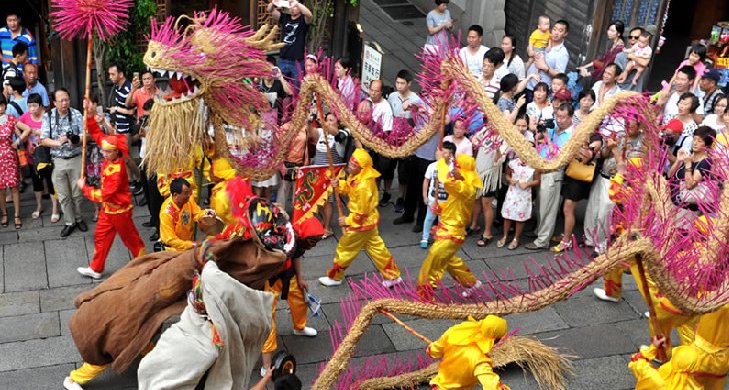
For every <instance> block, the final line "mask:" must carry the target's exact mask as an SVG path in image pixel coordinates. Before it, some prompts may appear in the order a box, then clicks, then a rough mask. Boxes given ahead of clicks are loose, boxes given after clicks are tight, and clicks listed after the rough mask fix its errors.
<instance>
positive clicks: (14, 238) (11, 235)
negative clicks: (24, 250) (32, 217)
mask: <svg viewBox="0 0 729 390" xmlns="http://www.w3.org/2000/svg"><path fill="white" fill-rule="evenodd" d="M23 226H25V223H24V224H23ZM16 242H18V232H0V245H6V244H15V243H16Z"/></svg>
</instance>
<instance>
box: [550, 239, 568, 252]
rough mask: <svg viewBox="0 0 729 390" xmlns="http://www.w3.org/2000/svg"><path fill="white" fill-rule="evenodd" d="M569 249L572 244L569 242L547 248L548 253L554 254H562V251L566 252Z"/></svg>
mask: <svg viewBox="0 0 729 390" xmlns="http://www.w3.org/2000/svg"><path fill="white" fill-rule="evenodd" d="M571 248H572V243H571V242H564V241H562V242H560V243H559V245H555V246H553V247H551V248H549V251H550V252H555V253H560V252H564V251H566V250H568V249H571Z"/></svg>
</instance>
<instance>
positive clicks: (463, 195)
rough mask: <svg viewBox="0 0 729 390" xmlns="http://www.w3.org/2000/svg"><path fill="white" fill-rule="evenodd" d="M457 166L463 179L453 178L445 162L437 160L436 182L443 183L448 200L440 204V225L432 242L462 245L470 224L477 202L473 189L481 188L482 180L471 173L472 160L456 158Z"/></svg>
mask: <svg viewBox="0 0 729 390" xmlns="http://www.w3.org/2000/svg"><path fill="white" fill-rule="evenodd" d="M456 164H457V166H458V168H457V169H458V170H459V172H460V173H461V175H462V176H463V179H462V180H456V179H455V178H454V177H453V175H452V174H451V173H450V167H449V166H448V163H447V162H446V160H445V159H441V160H439V161H438V180H439V181H440V182H441V183H443V187H444V188H445V191H446V192H447V193H448V200H446V201H445V202H443V203H441V204H440V209H441V211H440V222H439V223H438V230H436V232H435V239H451V240H454V241H456V242H463V240H464V239H465V238H466V224H468V223H471V214H472V212H473V202H474V200H475V199H476V190H477V189H478V188H480V187H481V181H480V180H479V179H478V174H477V173H476V172H475V170H474V167H475V162H474V159H473V157H471V156H467V155H465V154H461V155H458V156H457V157H456Z"/></svg>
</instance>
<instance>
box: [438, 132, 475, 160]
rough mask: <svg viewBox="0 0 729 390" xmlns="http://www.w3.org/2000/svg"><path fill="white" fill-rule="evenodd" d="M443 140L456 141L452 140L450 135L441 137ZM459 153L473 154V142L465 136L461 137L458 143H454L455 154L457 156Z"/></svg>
mask: <svg viewBox="0 0 729 390" xmlns="http://www.w3.org/2000/svg"><path fill="white" fill-rule="evenodd" d="M443 141H451V142H453V143H454V144H456V142H455V141H454V140H453V136H452V135H449V136H445V137H443ZM459 154H466V155H469V156H473V144H472V143H471V141H470V140H469V139H468V138H466V137H463V139H462V140H461V143H460V144H456V156H458V155H459Z"/></svg>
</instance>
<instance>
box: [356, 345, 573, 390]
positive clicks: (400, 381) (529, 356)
mask: <svg viewBox="0 0 729 390" xmlns="http://www.w3.org/2000/svg"><path fill="white" fill-rule="evenodd" d="M489 355H490V356H491V358H492V359H493V364H494V367H495V368H504V367H506V366H508V365H509V364H517V365H518V366H519V367H521V368H523V369H528V370H529V371H531V372H532V374H533V375H534V379H536V381H537V384H539V387H540V388H542V389H566V388H567V378H566V376H567V375H574V371H573V369H572V363H571V361H570V359H571V358H573V357H574V356H568V355H563V354H560V353H559V352H558V351H557V349H556V348H552V347H548V346H546V345H544V344H542V343H541V342H540V341H539V340H537V339H535V338H532V337H524V336H512V337H509V338H507V339H506V340H504V342H503V343H501V344H497V345H496V346H494V348H493V349H492V350H491V352H489ZM437 373H438V363H437V362H436V363H433V364H431V365H429V366H428V367H425V368H423V369H420V370H417V371H413V372H408V373H405V374H402V375H397V376H392V377H384V378H372V379H367V380H365V381H362V382H361V383H360V384H359V386H357V388H358V389H359V390H380V389H396V388H406V389H410V388H411V387H412V386H414V385H417V384H420V383H426V382H428V381H429V380H430V379H431V378H433V377H434V376H435V375H436V374H437Z"/></svg>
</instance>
